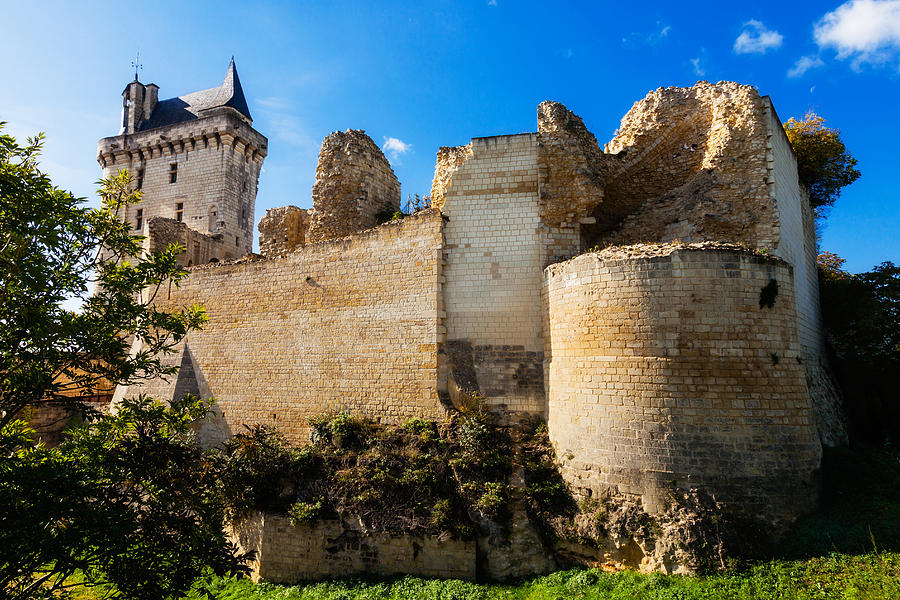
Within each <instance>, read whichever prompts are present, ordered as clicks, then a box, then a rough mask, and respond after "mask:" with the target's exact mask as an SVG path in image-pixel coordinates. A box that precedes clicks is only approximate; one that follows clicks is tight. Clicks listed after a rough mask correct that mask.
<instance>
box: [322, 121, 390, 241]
mask: <svg viewBox="0 0 900 600" xmlns="http://www.w3.org/2000/svg"><path fill="white" fill-rule="evenodd" d="M398 210H400V182H399V181H397V176H396V175H394V170H393V169H392V168H391V164H390V163H389V162H388V160H387V158H385V156H384V153H383V152H382V151H381V149H380V148H379V147H378V146H377V145H376V144H375V142H373V141H372V138H370V137H369V136H368V135H366V132H365V131H363V130H361V129H348V130H347V131H335V132H334V133H332V134H330V135H328V136H327V137H326V138H325V139H324V140H323V141H322V149H321V151H320V152H319V164H318V167H316V183H315V185H314V186H313V214H312V218H311V222H310V226H309V234H308V238H309V241H310V242H319V241H323V240H330V239H334V238H338V237H343V236H346V235H350V234H353V233H356V232H357V231H362V230H363V229H369V228H370V227H374V226H375V225H377V224H378V218H377V216H378V215H379V213H393V212H394V211H398Z"/></svg>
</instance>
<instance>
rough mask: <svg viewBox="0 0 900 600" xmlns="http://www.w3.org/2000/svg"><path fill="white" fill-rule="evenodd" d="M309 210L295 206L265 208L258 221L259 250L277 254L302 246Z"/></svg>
mask: <svg viewBox="0 0 900 600" xmlns="http://www.w3.org/2000/svg"><path fill="white" fill-rule="evenodd" d="M311 212H312V211H311V210H309V209H303V208H299V207H297V206H279V207H277V208H270V209H269V210H267V211H266V214H265V215H264V216H263V218H262V219H260V221H259V252H260V253H261V254H264V255H266V256H277V255H279V254H285V253H286V252H291V251H292V250H295V249H297V248H300V247H302V246H304V245H305V244H306V233H307V230H308V229H309V222H310V218H311Z"/></svg>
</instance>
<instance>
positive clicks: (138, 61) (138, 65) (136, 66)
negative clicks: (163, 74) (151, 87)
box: [131, 51, 144, 81]
mask: <svg viewBox="0 0 900 600" xmlns="http://www.w3.org/2000/svg"><path fill="white" fill-rule="evenodd" d="M131 66H132V67H134V80H135V81H137V80H138V69H143V68H144V65H142V64H141V53H140V51H138V53H137V56H136V57H135V59H134V60H133V61H131Z"/></svg>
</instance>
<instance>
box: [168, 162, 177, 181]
mask: <svg viewBox="0 0 900 600" xmlns="http://www.w3.org/2000/svg"><path fill="white" fill-rule="evenodd" d="M176 181H178V163H172V164H171V165H169V183H175V182H176Z"/></svg>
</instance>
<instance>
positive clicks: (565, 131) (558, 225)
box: [538, 102, 616, 265]
mask: <svg viewBox="0 0 900 600" xmlns="http://www.w3.org/2000/svg"><path fill="white" fill-rule="evenodd" d="M538 140H539V153H538V162H539V165H540V172H539V175H540V198H541V222H542V224H543V227H542V237H543V238H544V239H543V242H542V245H543V247H544V252H545V259H544V264H545V265H547V264H550V263H552V262H557V261H558V260H565V259H568V258H571V257H572V256H574V255H575V254H577V253H578V252H579V251H580V250H581V249H582V248H581V246H582V239H581V227H582V226H583V225H591V224H593V223H596V217H594V216H592V214H593V212H594V211H595V210H597V209H598V206H599V205H600V204H601V203H602V202H603V199H604V192H603V186H604V181H605V172H606V171H607V170H608V168H609V164H612V163H614V162H616V160H615V158H613V157H610V156H607V155H605V154H604V153H603V151H602V150H601V149H600V146H599V145H598V144H597V138H595V137H594V135H593V134H592V133H591V132H590V131H588V130H587V128H586V127H585V126H584V122H583V121H582V120H581V118H580V117H579V116H578V115H576V114H575V113H573V112H571V111H570V110H568V109H567V108H566V107H565V106H563V105H562V104H560V103H559V102H542V103H541V104H540V105H539V106H538Z"/></svg>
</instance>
